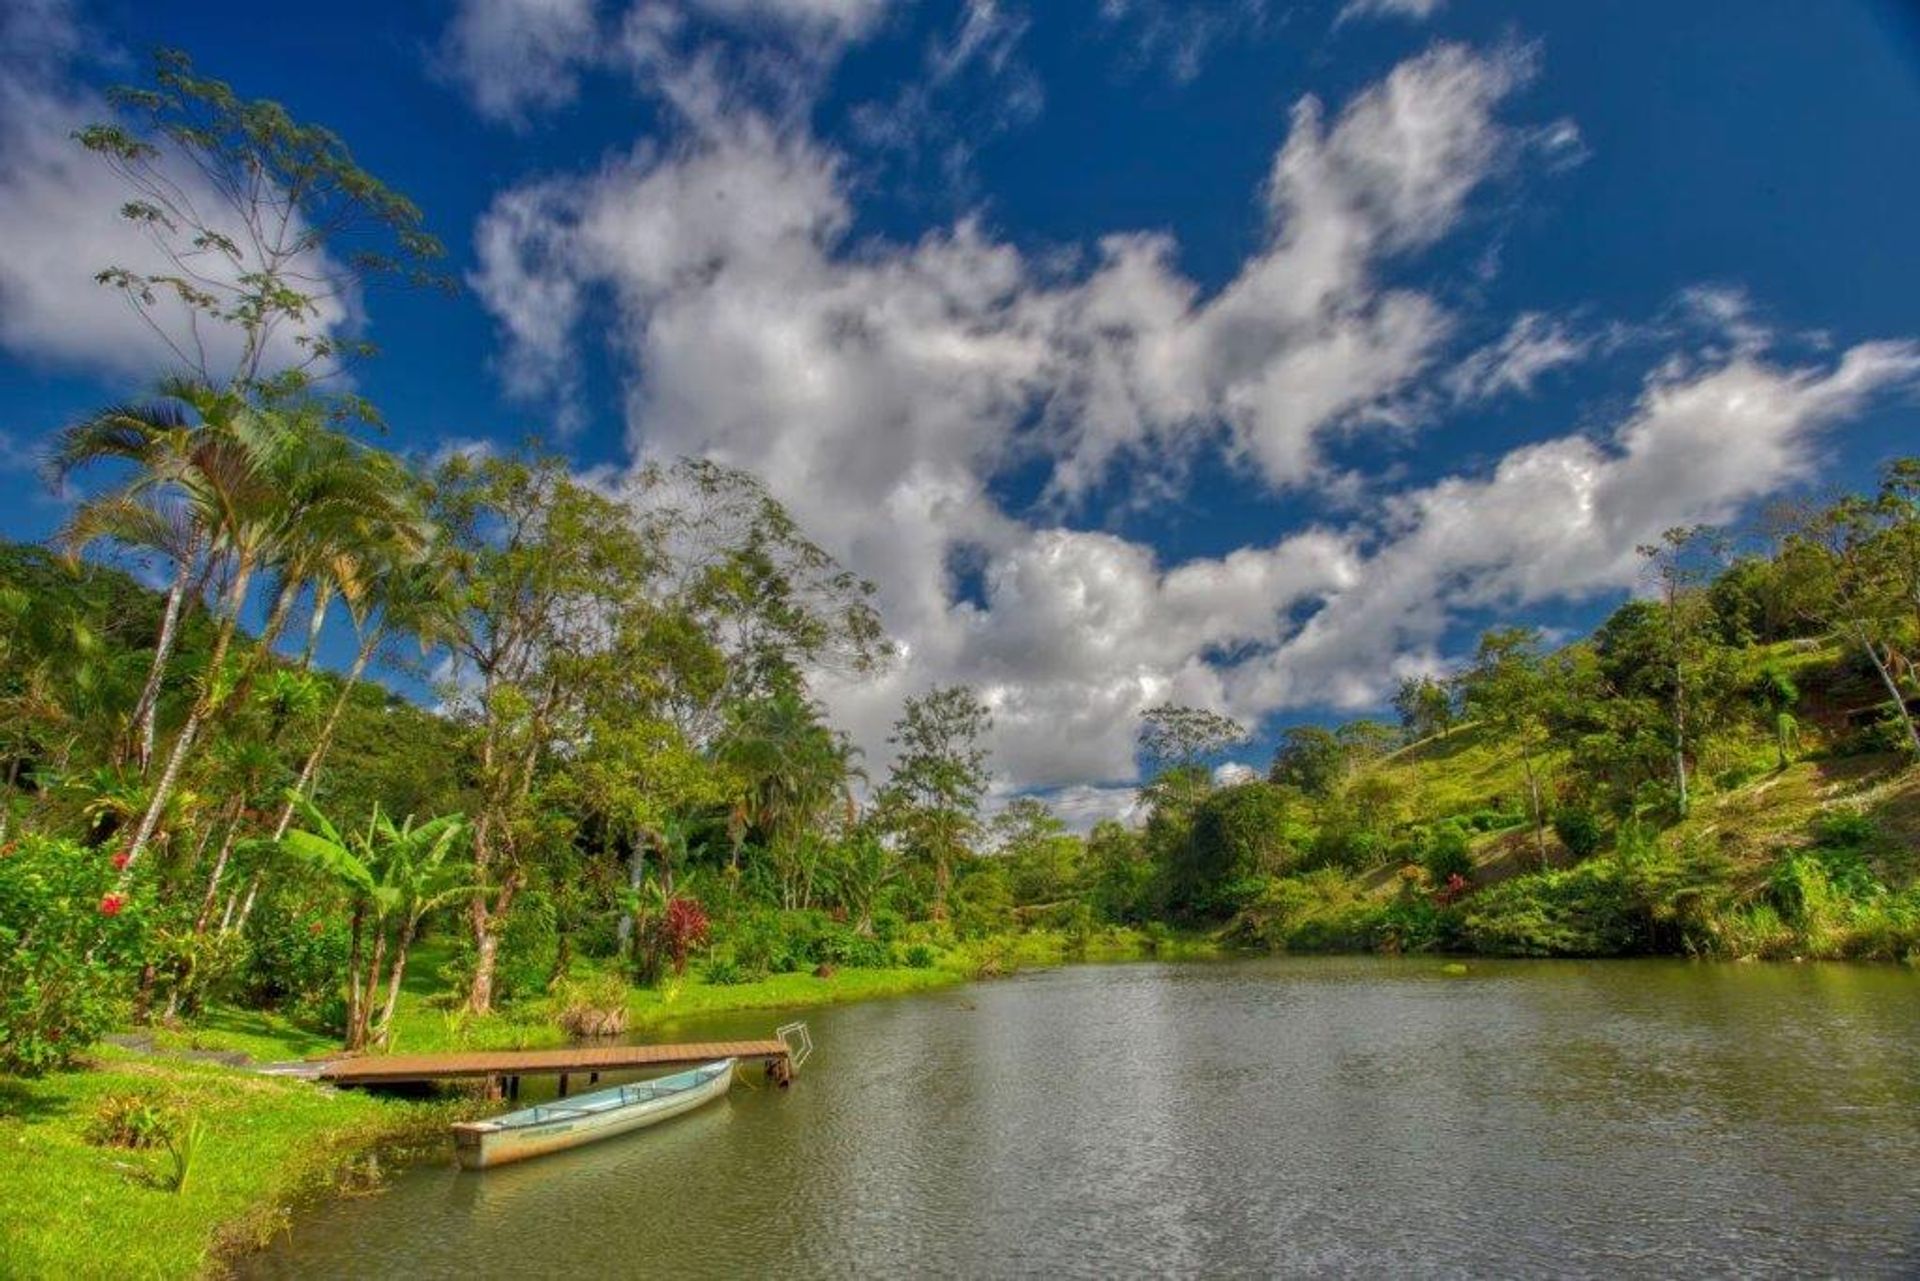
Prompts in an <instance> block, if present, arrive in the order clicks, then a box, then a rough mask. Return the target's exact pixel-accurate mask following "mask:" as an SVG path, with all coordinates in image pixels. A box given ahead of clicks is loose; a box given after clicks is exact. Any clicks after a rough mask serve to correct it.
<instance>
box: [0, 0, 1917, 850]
mask: <svg viewBox="0 0 1920 1281" xmlns="http://www.w3.org/2000/svg"><path fill="white" fill-rule="evenodd" d="M158 46H170V47H178V48H181V49H184V50H186V51H187V52H189V53H190V54H191V55H192V56H193V57H194V59H195V61H196V63H197V65H198V66H199V68H200V69H201V70H202V71H203V72H206V73H208V74H213V75H217V76H220V77H222V78H224V79H227V80H229V81H231V82H232V83H233V84H234V85H235V87H236V88H237V89H238V90H239V91H240V92H242V93H243V94H246V95H248V96H260V97H271V98H274V99H277V100H279V101H281V102H283V103H285V104H286V105H287V107H288V108H289V109H290V110H291V111H292V112H293V113H294V114H295V115H296V116H297V117H299V118H301V119H303V120H309V121H314V122H318V123H322V124H325V125H327V126H329V127H330V128H332V129H334V130H335V131H336V132H337V133H339V134H340V135H341V136H342V137H344V138H345V139H346V140H347V142H348V143H349V145H350V146H351V147H352V148H353V151H354V154H355V156H356V158H357V159H358V160H359V161H360V162H361V163H362V164H363V165H365V166H366V167H367V168H368V169H370V170H372V171H373V172H375V173H376V174H378V175H380V176H381V177H382V178H384V179H385V180H386V181H388V182H389V183H391V184H392V185H394V186H396V187H398V188H399V189H400V190H402V191H404V192H406V193H407V194H408V195H410V196H411V197H412V198H413V199H414V200H415V201H416V202H417V203H418V204H419V205H420V206H421V208H422V209H423V210H424V211H425V213H426V217H427V221H428V224H429V226H430V227H431V228H432V229H433V230H434V231H435V232H436V233H437V234H438V235H439V236H440V237H441V238H442V239H443V240H444V241H445V242H446V244H447V246H448V249H449V252H450V268H451V270H452V271H453V272H454V273H455V274H456V275H457V276H458V277H459V278H460V281H461V286H462V287H461V288H460V290H459V291H458V292H457V294H455V295H453V296H443V295H440V294H434V293H408V292H405V291H390V290H383V291H379V292H377V293H369V294H366V295H365V296H362V297H358V298H354V299H351V300H349V303H348V304H346V305H342V306H340V307H336V308H332V309H329V310H328V311H327V312H326V313H325V314H323V315H322V316H321V317H320V318H319V320H318V321H317V323H318V324H319V325H320V326H321V327H324V328H327V329H328V330H329V331H330V332H336V333H352V334H355V335H357V336H360V337H364V338H367V339H370V340H371V341H372V342H374V343H375V344H377V345H378V347H379V348H380V350H381V355H380V356H379V357H378V359H376V360H374V361H372V362H370V363H368V364H366V365H364V366H362V367H359V368H358V369H356V371H355V373H354V375H353V377H354V380H355V387H356V390H358V391H360V392H361V393H363V394H365V395H367V396H369V397H370V398H371V399H372V400H373V401H374V402H375V403H377V404H378V405H379V406H380V407H381V409H382V411H383V413H384V415H385V417H386V420H387V423H388V427H387V432H386V436H385V437H384V443H386V444H387V445H389V446H390V447H393V448H398V449H402V450H407V451H418V452H420V453H423V454H430V453H432V452H435V451H439V450H444V449H448V448H463V447H474V446H482V445H488V444H492V445H496V446H504V445H512V444H514V443H516V442H519V441H522V440H525V439H527V438H528V437H529V436H534V435H537V436H539V437H541V438H543V439H544V440H545V441H547V442H548V443H549V444H550V445H552V446H553V447H555V448H557V449H559V450H561V451H562V452H564V453H565V454H566V455H567V456H568V457H569V458H570V459H571V460H572V461H573V462H574V464H575V465H576V467H577V468H578V469H579V470H580V472H581V473H582V474H583V475H587V476H591V477H594V478H596V479H598V480H602V481H607V480H612V479H617V477H618V476H619V475H620V473H622V472H624V471H625V470H627V469H629V468H632V467H635V466H637V465H640V464H642V463H644V462H646V461H648V460H654V459H666V458H673V457H678V456H684V455H698V456H706V457H712V458H716V459H720V460H723V461H726V462H729V463H733V464H737V465H740V466H744V467H747V468H749V469H751V470H753V471H754V472H756V473H757V474H759V475H760V476H762V477H763V478H764V479H765V480H766V481H767V483H768V484H769V485H770V487H771V488H772V489H773V491H774V492H775V493H776V494H777V495H778V496H779V497H780V498H781V499H782V500H783V501H785V502H786V503H787V504H788V505H789V507H790V508H791V509H792V510H793V511H794V513H795V514H796V515H797V516H798V517H799V518H800V520H801V522H802V524H803V526H804V527H805V528H806V529H807V530H808V532H810V533H811V534H812V535H813V536H814V537H815V538H816V539H817V540H818V541H819V542H820V543H822V544H823V545H824V546H825V547H826V548H827V549H828V550H830V551H831V552H833V553H834V554H835V555H836V556H838V557H839V558H840V559H841V560H842V561H843V562H845V563H846V564H847V565H849V566H851V567H852V568H854V569H855V570H857V571H859V572H860V573H862V574H863V575H865V576H867V577H869V578H871V579H872V580H873V581H874V582H875V583H876V584H877V585H878V588H879V600H880V604H881V607H882V610H883V614H884V616H885V619H886V621H887V623H888V626H889V628H890V630H891V631H892V633H893V635H894V636H895V637H896V639H897V641H898V642H899V644H900V647H901V651H902V658H901V661H900V662H898V663H897V664H896V665H895V666H894V667H893V669H892V670H890V671H889V672H887V673H885V674H884V675H882V676H880V677H877V678H869V679H863V680H861V681H859V682H857V683H847V684H835V683H832V682H826V683H823V686H822V689H821V691H820V692H821V694H822V696H823V698H824V699H825V701H826V702H827V703H828V705H829V707H830V710H831V712H832V713H833V715H834V716H835V718H836V720H837V721H838V722H839V723H840V724H841V725H843V726H844V727H846V728H847V729H848V730H849V731H850V732H851V733H852V734H853V735H854V736H855V738H856V739H857V740H858V741H859V742H860V743H862V744H863V746H865V747H866V749H867V750H868V753H869V762H870V765H872V766H874V767H875V768H876V770H877V769H879V768H883V767H884V763H885V761H886V758H887V749H886V744H885V739H886V733H887V727H888V725H889V724H890V723H891V722H892V721H893V719H894V718H895V717H897V716H898V715H899V712H900V708H901V704H902V701H903V699H904V698H905V697H907V696H908V695H910V694H912V693H915V692H917V691H921V690H925V689H927V688H930V687H932V686H935V685H940V684H948V683H954V682H963V683H966V684H969V685H971V686H973V687H974V688H976V689H977V690H978V691H979V692H980V694H981V696H982V697H983V698H984V699H985V701H986V702H987V703H988V704H989V706H990V707H991V708H992V710H993V713H994V722H995V729H994V731H993V736H992V742H991V746H992V748H993V750H994V757H993V759H994V766H995V770H996V773H997V776H998V778H997V786H998V788H999V790H1000V791H1001V793H1002V794H1003V795H1004V794H1011V793H1015V792H1034V793H1037V794H1040V795H1042V796H1045V797H1046V798H1048V799H1049V800H1051V801H1052V802H1053V803H1054V804H1055V805H1056V807H1057V808H1058V809H1059V810H1060V811H1061V812H1062V813H1063V814H1064V815H1065V816H1067V817H1068V818H1069V819H1071V820H1072V821H1074V822H1075V823H1076V825H1084V824H1085V823H1087V822H1090V821H1092V819H1094V818H1096V817H1100V816H1103V815H1107V814H1114V813H1120V812H1122V811H1124V810H1125V809H1126V807H1127V806H1128V804H1129V803H1130V801H1131V798H1132V796H1133V788H1134V784H1135V782H1136V780H1137V777H1138V762H1137V760H1136V756H1135V734H1136V732H1137V728H1138V718H1139V714H1140V712H1141V711H1142V710H1143V709H1145V708H1147V707H1150V706H1153V705H1155V704H1159V703H1163V702H1168V701H1173V702H1178V703H1186V704H1194V705H1201V706H1206V707H1209V708H1212V709H1214V710H1217V711H1221V712H1224V713H1227V714H1229V715H1232V716H1235V717H1237V718H1239V719H1240V720H1241V721H1242V722H1243V723H1245V724H1247V725H1248V726H1249V727H1251V728H1252V729H1253V730H1254V735H1253V738H1252V739H1251V740H1250V742H1249V743H1248V744H1247V745H1245V746H1244V747H1243V748H1240V749H1238V750H1237V751H1235V752H1234V753H1232V754H1231V757H1232V760H1234V761H1237V762H1239V763H1242V764H1245V765H1251V766H1254V767H1259V766H1262V765H1264V762H1265V759H1266V756H1267V755H1268V754H1269V753H1270V751H1271V748H1272V744H1273V742H1274V741H1275V739H1276V737H1277V735H1278V734H1279V733H1280V731H1281V730H1282V729H1283V728H1284V727H1285V726H1287V725H1289V724H1292V723H1297V722H1300V721H1323V720H1326V719H1329V718H1334V717H1345V716H1352V715H1360V714H1366V713H1370V712H1378V711H1379V709H1380V707H1381V706H1382V703H1383V701H1384V699H1385V698H1386V697H1387V696H1388V695H1390V693H1391V691H1392V688H1393V686H1394V685H1395V684H1396V683H1397V682H1398V680H1399V679H1401V678H1402V677H1404V676H1406V675H1410V674H1420V673H1428V672H1432V673H1441V672H1445V671H1447V670H1449V669H1450V668H1451V667H1453V666H1455V665H1457V664H1458V663H1459V662H1460V661H1461V658H1462V656H1463V655H1464V654H1466V653H1468V652H1470V650H1471V648H1472V645H1473V642H1474V639H1475V637H1476V636H1477V634H1478V631H1479V629H1481V628H1483V627H1484V626H1486V625H1488V624H1489V623H1490V622H1492V621H1495V620H1499V621H1524V622H1530V623H1534V624H1537V625H1539V626H1541V627H1543V628H1545V629H1547V630H1548V632H1549V634H1550V635H1553V636H1556V637H1557V636H1572V635H1577V634H1579V633H1580V632H1581V631H1583V630H1585V629H1587V628H1590V627H1591V626H1592V625H1593V624H1594V623H1595V622H1596V621H1597V620H1598V619H1599V618H1600V617H1602V616H1604V614H1605V613H1606V612H1607V611H1608V610H1609V609H1611V608H1613V607H1614V606H1616V605H1617V604H1618V603H1619V602H1620V601H1621V600H1622V599H1624V598H1625V597H1626V596H1627V595H1628V594H1629V593H1631V592H1633V591H1635V590H1638V589H1639V588H1640V586H1641V584H1640V572H1641V571H1640V565H1639V563H1638V559H1637V557H1636V555H1635V551H1634V549H1635V547H1636V545H1638V544H1640V543H1643V542H1647V541H1649V540H1650V539H1652V538H1653V537H1655V536H1657V535H1658V534H1659V532H1660V531H1662V530H1664V529H1666V528H1669V527H1671V526H1675V525H1682V524H1693V523H1699V522H1713V523H1729V524H1731V523H1737V522H1739V521H1741V520H1742V519H1744V518H1748V517H1750V516H1751V515H1752V514H1753V513H1754V512H1755V511H1756V510H1757V509H1758V508H1759V507H1760V506H1762V505H1764V504H1765V503H1767V502H1769V501H1771V500H1773V499H1775V498H1777V497H1779V496H1782V495H1786V494H1791V493H1794V492H1801V491H1806V490H1815V491H1818V490H1821V489H1824V488H1827V487H1831V486H1840V485H1854V486H1858V485H1864V484H1867V483H1870V481H1871V479H1872V477H1873V475H1874V472H1875V470H1876V469H1877V468H1878V467H1879V466H1880V465H1881V464H1882V463H1884V462H1885V461H1886V460H1887V459H1889V458H1891V457H1894V456H1897V455H1899V454H1901V453H1911V452H1920V304H1916V301H1915V300H1916V299H1920V251H1916V248H1915V245H1914V241H1913V237H1912V234H1911V233H1912V227H1913V210H1914V209H1916V208H1920V165H1916V164H1915V163H1914V157H1915V156H1920V9H1917V8H1916V6H1914V5H1912V4H1909V3H1904V2H1899V0H1830V2H1829V3H1825V4H1821V5H1817V6H1810V5H1806V4H1803V3H1797V2H1795V0H1727V2H1725V3H1719V2H1714V0H1696V2H1695V3H1689V4H1686V5H1674V4H1671V3H1663V2H1657V0H1615V2H1614V3H1610V4H1607V5H1533V4H1529V5H1514V4H1493V3H1480V2H1478V0H1325V2H1323V3H1305V2H1302V3H1291V4H1290V3H1286V2H1285V0H1204V2H1196V3H1179V2H1178V0H1044V2H1042V0H444V2H442V3H420V4H406V5H394V4H383V3H363V2H362V0H337V2H336V3H333V4H329V5H326V6H319V7H308V8H305V9H302V10H300V11H299V13H298V14H297V16H293V17H289V16H286V15H284V14H280V13H276V12H273V11H272V10H271V7H269V6H261V5H258V4H255V3H240V2H238V0H236V2H235V3H231V4H228V3H218V2H215V0H202V2H198V3H196V2H193V0H175V2H174V3H170V4H167V5H153V4H143V3H137V2H136V0H11V3H9V4H7V5H5V6H0V247H4V248H0V394H4V397H5V403H6V405H7V409H6V411H5V413H4V416H0V497H3V498H4V499H5V501H4V502H0V535H4V536H7V537H13V538H29V539H30V538H43V537H45V536H46V535H47V534H48V533H49V532H50V531H51V530H52V529H53V528H54V527H55V526H56V525H57V524H58V522H59V520H60V518H61V516H62V513H63V511H64V510H65V509H66V505H67V504H68V503H70V502H71V501H72V499H73V495H72V494H71V493H69V494H65V495H62V494H56V493H53V492H50V491H49V490H48V489H47V488H46V486H45V484H44V483H43V482H42V481H41V480H40V478H39V477H38V475H37V473H36V463H37V460H38V458H39V454H40V451H41V450H42V449H43V448H44V442H45V440H46V438H47V436H48V434H49V433H50V432H51V431H53V430H54V429H56V428H57V427H58V426H59V425H61V424H62V423H63V422H65V421H67V420H68V419H70V418H72V417H73V416H75V415H77V414H79V413H81V412H83V411H84V410H86V409H87V408H89V407H91V406H95V405H98V404H100V403H103V402H107V401H114V400H119V399H123V398H125V397H127V396H130V395H135V394H137V393H138V392H139V391H140V390H141V389H142V388H143V387H144V386H147V385H150V384H151V383H152V381H153V380H154V379H155V378H156V377H157V376H159V375H160V374H162V373H164V372H165V371H166V369H167V362H166V359H165V357H166V353H165V350H164V348H163V347H161V346H160V344H159V343H158V342H157V341H156V340H154V339H153V338H152V336H151V335H150V334H148V333H147V332H146V331H144V330H143V329H142V328H141V327H140V326H139V324H138V322H137V321H136V320H135V319H134V317H133V316H132V315H131V314H130V313H129V312H128V311H127V310H126V309H125V307H124V305H123V304H122V303H121V302H119V301H118V300H116V299H115V298H113V297H112V296H111V295H110V294H109V293H108V291H106V290H104V289H102V288H101V287H99V286H97V285H96V284H94V283H93V276H94V274H95V273H96V272H97V271H98V270H100V268H102V267H103V266H106V265H109V264H114V263H120V262H123V261H128V260H129V255H133V254H136V253H137V252H138V249H137V246H134V245H132V244H131V243H130V242H129V240H128V237H127V231H126V229H125V226H124V224H123V223H122V221H121V220H120V219H119V218H118V217H117V215H116V212H115V211H116V210H117V209H118V207H119V204H120V202H121V199H122V198H123V197H122V196H121V195H120V193H118V192H117V191H116V189H115V188H114V187H113V185H112V184H111V182H110V181H109V179H108V178H107V176H106V175H105V174H104V173H103V172H101V171H100V169H99V168H98V166H97V163H96V162H94V161H93V160H92V159H91V158H90V157H88V156H86V155H85V154H84V153H82V152H81V151H80V150H79V148H78V147H77V146H76V145H75V144H74V143H73V142H72V141H71V139H70V134H71V132H72V131H73V129H75V128H76V127H78V126H79V125H80V124H83V123H86V122H89V121H92V120H97V119H102V118H105V116H106V115H107V114H108V113H109V111H110V108H109V107H108V106H107V105H106V101H105V99H104V97H103V94H104V90H105V89H106V87H108V86H110V85H113V84H115V83H119V82H123V81H126V80H128V79H130V78H135V77H137V76H138V75H139V74H140V71H141V67H142V63H143V61H144V59H145V57H146V56H147V54H148V53H149V51H151V50H152V49H153V48H155V47H158ZM1223 764H1226V762H1224V761H1223Z"/></svg>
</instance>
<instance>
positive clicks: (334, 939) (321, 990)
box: [239, 891, 348, 1031]
mask: <svg viewBox="0 0 1920 1281" xmlns="http://www.w3.org/2000/svg"><path fill="white" fill-rule="evenodd" d="M347 936H348V927H347V914H346V913H345V912H342V911H338V910H335V909H334V908H333V907H332V906H331V905H329V904H326V903H324V902H320V901H317V900H314V899H312V898H309V897H307V896H304V895H296V894H290V893H289V894H280V893H274V892H272V891H268V892H267V893H265V894H263V895H261V898H260V902H259V904H258V906H257V907H256V908H255V909H254V913H253V916H252V917H251V918H250V919H249V920H248V922H247V935H246V938H247V959H246V963H245V966H244V968H243V969H242V970H241V973H240V979H239V983H240V991H241V995H242V996H243V997H244V998H245V999H246V1001H247V1002H248V1003H249V1004H251V1005H253V1006H256V1007H262V1006H273V1007H278V1008H281V1009H283V1010H285V1011H286V1012H287V1013H288V1014H290V1015H292V1016H293V1017H294V1018H296V1019H299V1020H301V1021H303V1022H309V1023H313V1024H315V1025H317V1026H320V1027H323V1028H326V1029H328V1030H330V1031H331V1030H339V1031H344V1030H345V1022H344V1020H345V1018H346V1003H345V1001H344V1000H343V999H342V998H341V996H340V991H339V988H340V976H341V975H342V974H344V973H345V972H346V968H347V951H348V937H347ZM336 1021H337V1022H336Z"/></svg>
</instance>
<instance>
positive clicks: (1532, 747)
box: [1462, 627, 1550, 866]
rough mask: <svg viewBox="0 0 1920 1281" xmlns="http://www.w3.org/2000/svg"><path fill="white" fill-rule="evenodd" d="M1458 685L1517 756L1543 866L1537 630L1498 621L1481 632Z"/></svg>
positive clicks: (1544, 715)
mask: <svg viewBox="0 0 1920 1281" xmlns="http://www.w3.org/2000/svg"><path fill="white" fill-rule="evenodd" d="M1462 685H1463V687H1464V689H1465V692H1466V701H1467V708H1468V710H1469V711H1470V712H1471V713H1472V714H1473V716H1474V717H1475V719H1477V720H1479V721H1481V722H1482V723H1483V724H1484V725H1486V726H1487V728H1489V729H1490V730H1492V731H1493V733H1494V734H1495V735H1496V736H1497V737H1498V739H1499V740H1500V741H1501V742H1503V743H1505V744H1506V745H1507V746H1508V747H1509V748H1510V749H1511V750H1512V751H1513V752H1515V753H1516V754H1517V755H1518V756H1519V757H1520V764H1521V767H1522V769H1523V770H1524V772H1525V774H1526V779H1527V808H1528V815H1529V817H1530V819H1531V821H1532V827H1533V842H1534V850H1535V852H1536V854H1537V855H1538V857H1539V859H1540V862H1541V864H1542V865H1543V866H1544V865H1545V863H1546V859H1547V836H1546V831H1547V816H1546V806H1545V803H1544V802H1543V800H1542V797H1541V785H1540V764H1539V758H1540V755H1541V753H1542V752H1543V751H1544V750H1545V748H1546V744H1547V727H1548V710H1549V708H1548V695H1549V693H1550V689H1549V686H1548V680H1547V670H1546V663H1545V660H1544V658H1543V657H1542V654H1541V647H1540V633H1539V631H1538V630H1537V629H1535V628H1531V627H1497V628H1494V629H1493V630H1492V631H1489V632H1487V633H1485V634H1484V635H1482V636H1481V637H1480V647H1479V649H1478V650H1477V651H1476V652H1475V654H1474V660H1473V666H1472V667H1471V668H1469V669H1468V670H1467V672H1466V673H1465V674H1464V675H1463V677H1462Z"/></svg>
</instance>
